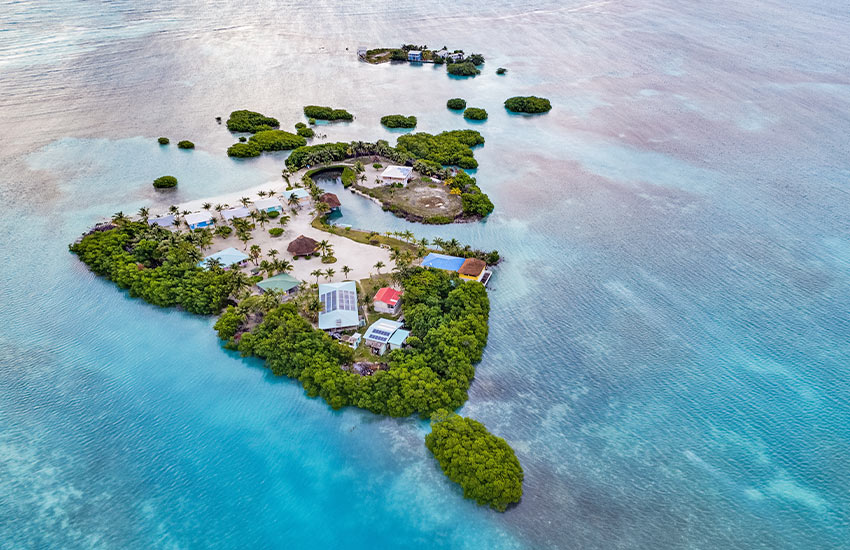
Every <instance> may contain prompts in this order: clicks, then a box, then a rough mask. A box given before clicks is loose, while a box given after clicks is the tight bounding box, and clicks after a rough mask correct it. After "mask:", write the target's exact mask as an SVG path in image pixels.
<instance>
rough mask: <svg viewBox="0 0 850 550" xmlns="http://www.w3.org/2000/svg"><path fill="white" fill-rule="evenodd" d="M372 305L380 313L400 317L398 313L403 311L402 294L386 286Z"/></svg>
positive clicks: (376, 296) (376, 295) (378, 293)
mask: <svg viewBox="0 0 850 550" xmlns="http://www.w3.org/2000/svg"><path fill="white" fill-rule="evenodd" d="M372 304H373V305H374V307H375V311H377V312H378V313H388V314H389V315H398V312H399V311H401V292H400V291H398V290H396V289H394V288H390V287H388V286H385V287H384V288H382V289H381V290H379V291H378V292H377V294H375V299H374V300H372Z"/></svg>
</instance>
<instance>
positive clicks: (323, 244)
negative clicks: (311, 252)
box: [316, 239, 331, 256]
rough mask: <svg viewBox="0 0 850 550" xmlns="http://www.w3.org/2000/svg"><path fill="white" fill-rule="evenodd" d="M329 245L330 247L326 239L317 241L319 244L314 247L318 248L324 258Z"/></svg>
mask: <svg viewBox="0 0 850 550" xmlns="http://www.w3.org/2000/svg"><path fill="white" fill-rule="evenodd" d="M330 245H331V243H329V242H328V241H327V239H323V240H321V241H319V244H318V245H316V248H318V249H319V251H320V252H321V253H322V256H324V255H325V252H326V251H327V250H328V247H329V246H330Z"/></svg>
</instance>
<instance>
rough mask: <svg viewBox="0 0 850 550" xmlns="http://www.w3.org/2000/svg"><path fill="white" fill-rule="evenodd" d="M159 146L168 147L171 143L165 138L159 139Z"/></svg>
mask: <svg viewBox="0 0 850 550" xmlns="http://www.w3.org/2000/svg"><path fill="white" fill-rule="evenodd" d="M157 141H158V142H159V144H160V145H168V144H169V143H171V141H170V140H169V139H168V138H167V137H161V138H159V139H158V140H157Z"/></svg>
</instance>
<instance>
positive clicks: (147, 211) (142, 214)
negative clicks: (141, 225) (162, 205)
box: [139, 206, 150, 223]
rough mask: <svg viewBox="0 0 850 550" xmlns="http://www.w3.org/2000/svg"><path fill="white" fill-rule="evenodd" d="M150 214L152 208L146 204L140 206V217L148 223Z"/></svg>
mask: <svg viewBox="0 0 850 550" xmlns="http://www.w3.org/2000/svg"><path fill="white" fill-rule="evenodd" d="M149 215H150V209H148V208H145V207H144V206H143V207H141V208H139V217H140V218H142V221H143V222H145V223H148V216H149Z"/></svg>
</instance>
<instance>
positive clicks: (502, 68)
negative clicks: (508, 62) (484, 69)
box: [496, 67, 508, 74]
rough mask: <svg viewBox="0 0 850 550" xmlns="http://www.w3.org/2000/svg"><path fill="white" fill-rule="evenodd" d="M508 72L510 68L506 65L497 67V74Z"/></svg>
mask: <svg viewBox="0 0 850 550" xmlns="http://www.w3.org/2000/svg"><path fill="white" fill-rule="evenodd" d="M506 72H508V70H507V69H506V68H504V67H499V68H498V69H496V74H505V73H506Z"/></svg>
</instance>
